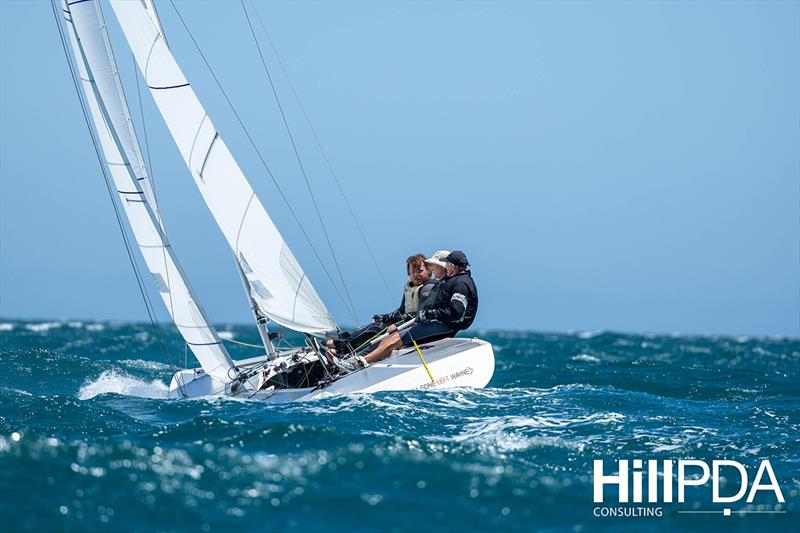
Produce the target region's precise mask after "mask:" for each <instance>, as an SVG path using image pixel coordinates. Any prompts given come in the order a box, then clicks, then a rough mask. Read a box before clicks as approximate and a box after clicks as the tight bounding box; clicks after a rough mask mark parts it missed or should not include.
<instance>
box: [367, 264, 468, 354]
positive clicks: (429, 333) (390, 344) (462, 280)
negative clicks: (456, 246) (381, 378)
mask: <svg viewBox="0 0 800 533" xmlns="http://www.w3.org/2000/svg"><path fill="white" fill-rule="evenodd" d="M445 262H446V267H445V268H446V269H447V277H446V278H445V279H444V281H441V282H440V285H439V286H438V287H437V289H436V291H435V294H434V296H433V298H432V299H429V300H428V301H427V302H425V305H423V306H422V309H420V310H419V311H418V312H417V322H416V323H415V324H414V325H412V326H411V327H409V328H407V329H404V330H402V331H396V332H394V333H392V334H391V335H390V336H388V337H387V338H386V339H384V340H383V341H381V343H380V344H378V347H377V348H375V349H374V350H373V351H372V352H370V353H369V354H367V355H366V356H364V360H365V361H366V362H367V363H369V364H371V363H375V362H377V361H380V360H381V359H384V358H385V357H387V356H388V355H389V354H390V353H391V352H392V350H396V349H398V348H400V347H402V346H411V345H412V344H413V343H414V341H416V343H417V344H422V343H425V342H433V341H435V340H439V339H445V338H447V337H452V336H453V335H455V334H456V333H457V332H458V331H461V330H463V329H467V328H468V327H470V326H471V325H472V322H473V321H474V320H475V314H476V313H477V311H478V290H477V288H476V287H475V282H474V281H473V279H472V273H471V272H470V271H469V261H468V260H467V256H466V255H465V254H464V252H462V251H460V250H455V251H453V252H451V253H450V254H449V255H447V257H446V258H445Z"/></svg>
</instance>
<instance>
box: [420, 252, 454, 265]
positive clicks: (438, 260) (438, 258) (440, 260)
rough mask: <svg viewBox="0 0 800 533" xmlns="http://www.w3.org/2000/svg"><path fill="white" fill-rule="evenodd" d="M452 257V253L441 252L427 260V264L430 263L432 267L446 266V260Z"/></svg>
mask: <svg viewBox="0 0 800 533" xmlns="http://www.w3.org/2000/svg"><path fill="white" fill-rule="evenodd" d="M448 255H450V252H448V251H447V250H439V251H438V252H436V253H435V254H433V255H432V256H430V257H429V258H428V259H426V260H425V262H426V263H430V264H431V265H439V266H440V267H443V266H445V264H446V263H445V258H446V257H447V256H448Z"/></svg>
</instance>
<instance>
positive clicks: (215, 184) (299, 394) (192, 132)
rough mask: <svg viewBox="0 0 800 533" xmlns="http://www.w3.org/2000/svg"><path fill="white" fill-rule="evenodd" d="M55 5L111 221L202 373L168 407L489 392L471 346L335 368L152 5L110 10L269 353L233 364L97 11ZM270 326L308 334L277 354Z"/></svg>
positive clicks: (177, 389)
mask: <svg viewBox="0 0 800 533" xmlns="http://www.w3.org/2000/svg"><path fill="white" fill-rule="evenodd" d="M54 1H55V0H54ZM60 2H61V6H60V7H61V13H62V14H63V18H64V21H65V24H64V25H63V26H61V25H59V32H60V35H61V38H62V44H63V45H64V48H65V53H66V50H68V49H69V50H70V51H71V57H72V59H71V60H70V59H69V57H68V61H69V63H70V68H71V71H72V74H73V81H74V82H75V85H76V90H77V92H78V97H79V99H80V101H81V105H82V107H83V111H84V118H86V121H87V126H89V131H90V133H91V134H92V140H93V141H94V143H95V149H96V150H97V154H98V158H101V159H102V163H101V165H105V166H106V167H107V168H103V174H104V176H106V179H107V184H108V185H109V186H110V187H114V188H115V189H116V194H117V197H118V204H117V203H115V205H119V206H121V209H120V210H119V211H120V212H119V213H118V216H119V217H120V218H122V215H121V214H120V213H123V212H124V216H125V218H127V221H128V223H129V227H130V230H131V232H132V235H133V238H134V240H135V246H136V247H138V249H139V252H140V253H141V256H142V258H143V259H144V264H145V265H146V267H147V269H148V270H149V273H150V275H151V276H152V279H153V282H154V283H155V286H156V288H157V290H158V293H159V295H160V297H161V299H162V300H163V302H164V304H165V306H166V308H167V310H168V312H169V314H170V316H171V318H172V321H173V323H174V325H175V327H176V329H177V331H178V332H179V333H180V335H181V336H182V338H183V341H184V342H185V343H186V346H187V347H188V349H189V350H191V353H192V354H193V355H194V357H195V358H196V360H197V362H198V363H199V365H200V366H199V367H197V368H184V369H182V370H178V371H177V372H175V373H174V375H173V376H172V379H171V382H170V386H169V396H170V397H174V398H186V397H204V396H234V397H240V398H252V399H257V400H263V401H267V402H272V403H282V402H289V401H296V400H306V399H310V398H314V397H317V396H319V395H322V394H342V393H356V392H364V393H371V392H379V391H397V390H413V389H421V390H428V389H445V388H452V387H476V388H479V387H484V386H486V385H487V384H488V383H489V380H490V379H491V377H492V374H493V372H494V353H493V351H492V347H491V344H489V343H488V342H485V341H483V340H480V339H476V338H449V339H443V340H440V341H436V342H431V343H427V344H425V345H422V346H414V347H410V348H402V349H399V350H396V351H395V352H393V353H392V354H391V356H390V357H388V358H387V359H385V360H383V361H381V362H378V363H375V364H372V365H369V366H367V367H366V368H352V369H349V368H346V367H344V366H343V365H339V364H334V363H333V362H332V361H331V358H330V357H329V356H328V355H327V354H326V353H325V349H324V347H323V341H324V339H325V338H326V336H328V335H331V334H334V333H336V332H337V331H339V327H338V325H337V323H336V321H335V320H334V318H333V317H332V315H331V314H330V312H329V311H328V309H327V307H326V306H325V304H324V303H323V301H322V300H321V298H320V296H319V294H318V293H317V291H316V290H315V289H314V286H313V285H312V284H311V281H310V280H309V279H308V277H307V276H306V274H305V272H304V271H303V269H302V267H301V266H300V264H299V263H298V261H297V259H296V258H295V256H294V254H293V253H292V251H291V250H290V248H289V246H288V245H287V243H286V242H285V240H284V238H283V236H282V235H281V233H280V232H279V231H278V229H277V227H276V226H275V224H274V223H273V221H272V219H271V218H270V216H269V214H268V213H267V211H266V210H265V209H264V206H263V205H262V203H261V201H260V200H259V198H258V196H257V195H256V193H255V191H254V190H253V188H252V187H251V185H250V183H249V181H248V180H247V178H246V177H245V175H244V173H243V172H242V170H241V169H240V168H239V166H238V164H237V163H236V160H235V159H234V157H233V155H232V153H231V151H230V150H229V149H228V147H227V145H226V144H225V142H224V140H223V139H222V136H221V135H220V132H219V131H218V130H217V129H216V128H215V127H214V124H213V122H212V121H211V117H210V116H209V114H208V112H207V111H206V109H205V108H204V107H203V105H202V104H201V102H200V100H199V99H198V97H197V95H196V94H195V91H194V89H193V88H192V86H191V85H190V83H189V81H188V80H187V79H186V77H185V76H184V74H183V72H182V71H181V68H180V67H179V65H178V63H177V61H176V59H175V57H174V56H173V54H172V51H171V49H170V47H169V45H168V44H167V41H166V39H165V37H164V33H163V29H162V26H161V22H160V20H159V17H158V14H157V12H156V8H155V5H154V3H153V0H110V1H109V4H110V6H111V9H112V10H113V12H114V15H115V16H116V18H117V20H118V21H119V25H120V27H121V28H122V31H123V34H124V37H125V40H126V41H127V44H128V46H129V47H130V49H131V51H132V52H133V56H134V59H135V62H136V65H137V67H138V69H139V72H140V73H141V76H142V78H143V79H144V80H145V83H146V85H147V87H148V89H149V92H150V94H151V96H152V98H153V100H154V101H155V104H156V107H157V108H158V111H159V112H160V114H161V117H162V118H163V120H164V122H165V123H166V125H167V128H168V130H169V133H170V134H171V136H172V138H173V140H174V141H175V144H176V145H177V147H178V150H179V151H180V154H181V156H182V157H183V160H184V162H185V164H186V166H187V167H188V169H189V172H190V173H191V175H192V178H193V179H194V184H195V186H196V187H197V189H198V190H199V192H200V194H201V195H202V198H203V200H204V201H205V204H206V206H207V207H208V209H209V211H210V212H211V214H212V216H213V218H214V221H215V222H216V224H217V226H218V227H219V229H220V231H221V232H222V234H223V235H224V237H225V240H226V241H227V243H228V245H229V246H230V249H231V251H232V252H233V254H232V255H233V259H234V262H235V264H236V268H237V270H238V272H239V275H240V278H241V281H242V286H243V288H244V290H245V292H246V296H247V299H248V301H249V303H250V307H251V310H252V312H253V317H254V320H255V322H256V326H257V328H258V331H259V334H260V337H261V340H262V343H263V348H264V351H263V354H262V355H260V356H258V357H252V358H249V359H245V360H234V359H232V358H231V356H230V354H229V353H228V351H227V349H226V348H225V345H224V344H223V341H222V339H221V338H220V335H219V334H218V333H217V331H216V329H215V328H214V326H213V325H211V323H210V322H209V319H208V316H207V315H206V312H205V311H204V309H203V306H202V305H201V303H200V300H199V298H198V296H197V293H196V292H195V291H194V290H193V289H192V287H191V286H190V284H189V281H188V279H187V276H186V273H185V272H184V270H183V269H182V268H181V265H180V263H179V261H178V257H177V255H176V253H175V250H174V249H173V248H172V246H171V244H170V241H169V239H168V237H167V232H166V229H165V227H164V224H163V220H162V217H161V212H160V210H159V207H158V203H157V199H156V195H155V193H154V187H153V183H152V180H151V177H150V175H149V174H148V169H147V166H146V165H145V160H144V158H143V155H142V150H141V147H140V145H139V142H138V140H137V135H136V128H135V127H134V121H133V118H132V116H131V113H130V110H129V108H128V104H127V101H126V98H125V93H124V91H123V84H122V80H121V77H120V73H119V71H118V69H117V66H116V62H115V58H114V54H113V51H112V48H111V43H110V39H109V35H108V33H107V26H106V23H105V20H104V18H103V17H104V16H103V11H102V6H101V4H100V2H99V0H60ZM54 6H55V4H54ZM56 9H57V8H55V7H54V10H56ZM54 12H55V11H54ZM64 28H66V30H64ZM67 55H68V56H69V54H67ZM78 87H80V88H81V89H82V90H80V89H78ZM112 198H113V196H112ZM123 233H124V232H123ZM131 248H134V245H131ZM132 262H134V261H132ZM134 263H135V262H134ZM270 325H273V326H277V327H282V328H287V329H290V330H293V331H296V332H299V333H302V334H304V335H305V339H306V345H305V346H303V347H297V348H292V349H282V348H279V347H277V346H276V345H275V344H274V342H273V338H274V335H271V334H270V331H269V328H270ZM401 327H402V326H401ZM376 340H377V339H376ZM373 342H375V341H373Z"/></svg>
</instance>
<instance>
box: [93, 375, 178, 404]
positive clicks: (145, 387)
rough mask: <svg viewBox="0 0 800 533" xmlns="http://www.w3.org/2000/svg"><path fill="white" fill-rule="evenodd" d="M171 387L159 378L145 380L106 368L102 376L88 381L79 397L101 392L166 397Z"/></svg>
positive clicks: (140, 396) (143, 396)
mask: <svg viewBox="0 0 800 533" xmlns="http://www.w3.org/2000/svg"><path fill="white" fill-rule="evenodd" d="M168 391H169V389H168V388H167V386H166V385H165V384H164V383H163V382H162V381H159V380H157V379H156V380H153V381H150V382H148V381H144V380H141V379H137V378H135V377H132V376H129V375H127V374H123V373H119V372H116V371H114V370H106V371H105V372H103V373H102V374H100V376H99V377H98V378H97V379H95V380H93V381H88V382H86V383H85V384H84V385H83V386H82V387H81V388H80V390H79V391H78V399H80V400H89V399H91V398H94V397H95V396H97V395H99V394H109V393H113V394H121V395H122V396H136V397H138V398H166V397H167V392H168Z"/></svg>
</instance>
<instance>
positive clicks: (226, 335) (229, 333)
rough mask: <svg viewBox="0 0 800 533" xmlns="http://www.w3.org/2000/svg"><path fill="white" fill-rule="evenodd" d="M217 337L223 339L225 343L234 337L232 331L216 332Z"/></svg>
mask: <svg viewBox="0 0 800 533" xmlns="http://www.w3.org/2000/svg"><path fill="white" fill-rule="evenodd" d="M217 335H218V336H219V338H220V339H225V340H226V341H229V340H232V339H233V338H234V337H235V335H234V334H233V332H232V331H218V332H217Z"/></svg>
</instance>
